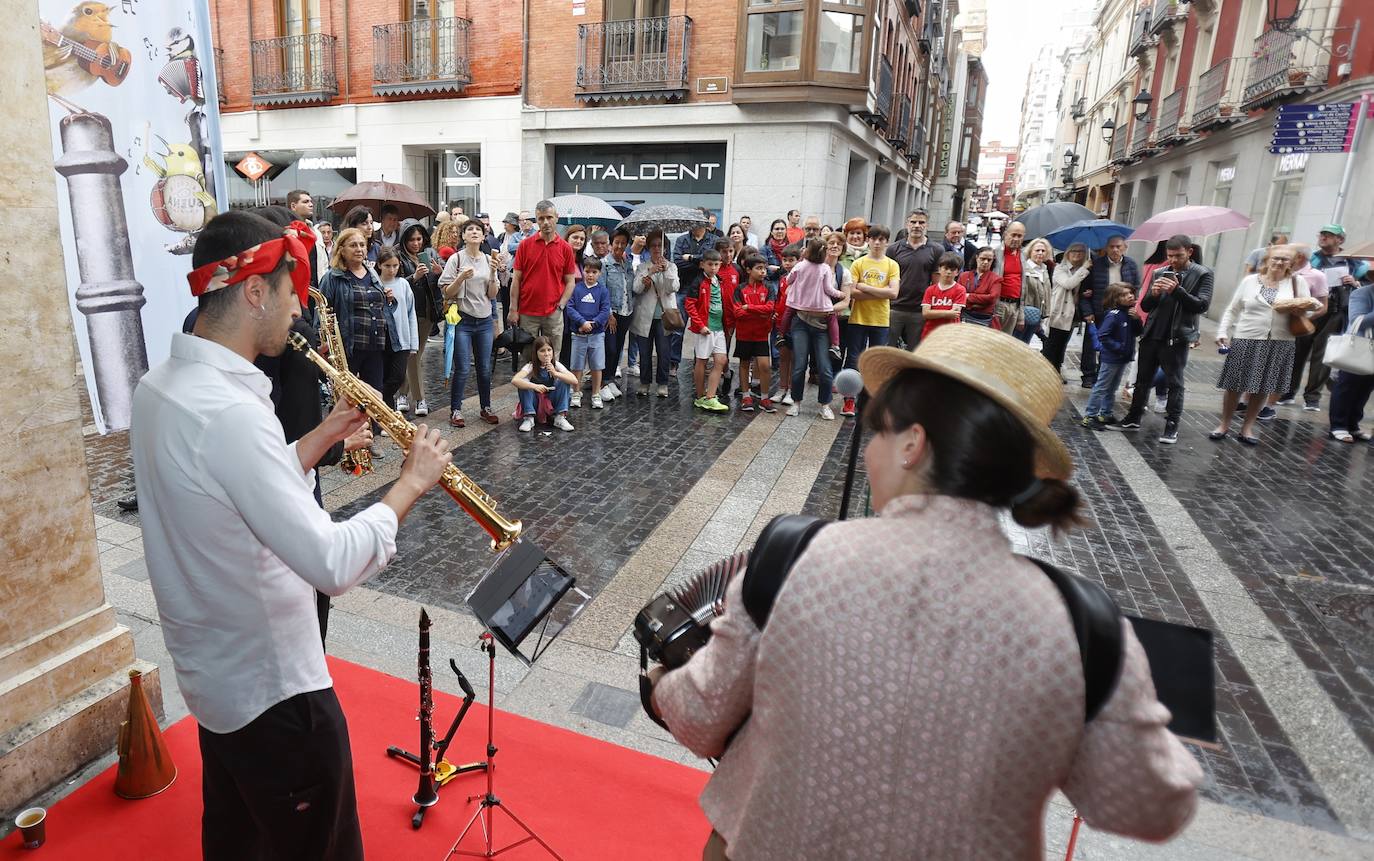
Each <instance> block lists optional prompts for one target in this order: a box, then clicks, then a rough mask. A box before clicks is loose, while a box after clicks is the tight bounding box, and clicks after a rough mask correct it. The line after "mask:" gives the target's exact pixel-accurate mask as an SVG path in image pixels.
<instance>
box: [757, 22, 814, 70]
mask: <svg viewBox="0 0 1374 861" xmlns="http://www.w3.org/2000/svg"><path fill="white" fill-rule="evenodd" d="M801 35H802V13H801V12H763V13H759V14H754V15H750V16H749V33H748V37H747V40H746V45H747V47H746V50H747V53H746V55H745V70H746V71H749V72H790V71H795V70H797V69H800V68H801V46H802V42H801Z"/></svg>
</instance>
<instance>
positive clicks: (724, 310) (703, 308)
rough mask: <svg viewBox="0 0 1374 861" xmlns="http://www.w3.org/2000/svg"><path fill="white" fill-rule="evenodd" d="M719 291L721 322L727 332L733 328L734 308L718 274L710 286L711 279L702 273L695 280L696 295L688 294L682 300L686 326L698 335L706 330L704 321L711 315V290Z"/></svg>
mask: <svg viewBox="0 0 1374 861" xmlns="http://www.w3.org/2000/svg"><path fill="white" fill-rule="evenodd" d="M713 289H714V290H719V291H720V306H721V322H722V323H723V324H724V326H725V331H726V332H729V331H730V330H731V329H734V328H735V309H734V306H733V305H732V303H731V302H730V294H729V293H727V292H725V286H724V284H723V283H722V282H721V279H720V276H716V282H715V287H712V286H711V279H709V278H707V277H706V273H704V272H703V273H702V274H701V277H700V279H699V280H698V281H697V289H696V295H693V296H688V297H687V298H686V299H684V300H683V302H682V305H683V308H684V309H685V310H686V311H687V328H689V329H691V330H692V331H693V332H696V333H697V334H698V335H700V334H701V333H702V332H705V331H706V330H707V328H708V327H707V325H706V321H707V320H708V319H709V318H710V316H711V291H712V290H713Z"/></svg>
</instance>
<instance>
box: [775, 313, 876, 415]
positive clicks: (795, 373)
mask: <svg viewBox="0 0 1374 861" xmlns="http://www.w3.org/2000/svg"><path fill="white" fill-rule="evenodd" d="M849 328H850V331H853V329H854V326H853V325H852V324H851V325H850V327H849ZM865 328H870V329H875V328H878V327H876V326H868V327H865ZM886 331H887V329H886V328H884V329H883V332H886ZM807 358H810V359H811V367H812V368H814V369H815V371H816V379H818V380H820V393H819V394H818V395H817V396H816V401H817V402H818V403H822V404H828V403H830V384H831V382H832V381H833V380H834V376H833V372H832V370H831V368H830V333H829V332H828V331H826V330H825V329H816V328H813V327H811V326H808V325H807V324H806V323H804V322H802V319H801V317H800V316H797V317H793V318H792V400H794V401H796V402H797V403H801V402H802V398H804V397H805V396H806V360H807Z"/></svg>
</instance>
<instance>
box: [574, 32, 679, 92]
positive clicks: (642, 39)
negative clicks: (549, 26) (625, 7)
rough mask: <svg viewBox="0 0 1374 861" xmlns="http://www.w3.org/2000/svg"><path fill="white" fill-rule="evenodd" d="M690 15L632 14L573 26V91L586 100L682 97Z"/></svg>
mask: <svg viewBox="0 0 1374 861" xmlns="http://www.w3.org/2000/svg"><path fill="white" fill-rule="evenodd" d="M691 45H692V19H691V18H689V17H687V16H686V15H673V16H668V17H661V18H632V19H629V20H626V21H602V22H600V23H597V24H579V25H578V26H577V85H576V86H577V92H576V93H575V95H576V96H577V99H578V101H581V102H584V103H587V104H606V103H612V102H621V103H624V102H649V101H666V102H680V101H682V100H683V99H685V98H686V97H687V92H688V86H687V57H688V55H689V53H690V51H691Z"/></svg>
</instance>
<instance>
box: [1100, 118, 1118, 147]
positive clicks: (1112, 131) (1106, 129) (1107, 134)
mask: <svg viewBox="0 0 1374 861" xmlns="http://www.w3.org/2000/svg"><path fill="white" fill-rule="evenodd" d="M1114 137H1116V120H1114V119H1112V118H1111V117H1107V121H1106V122H1105V123H1103V124H1102V141H1103V143H1105V144H1106V145H1107V146H1111V145H1112V138H1114Z"/></svg>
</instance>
